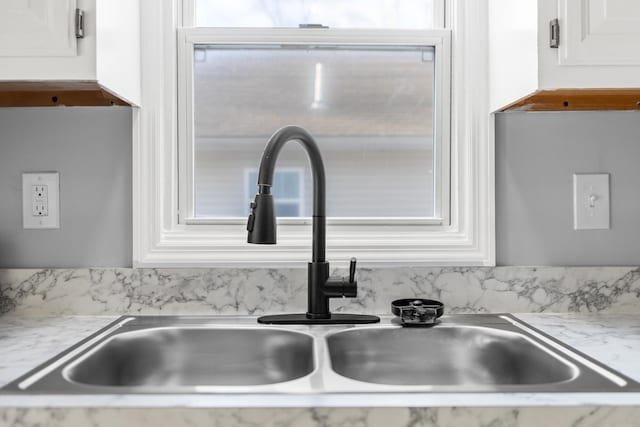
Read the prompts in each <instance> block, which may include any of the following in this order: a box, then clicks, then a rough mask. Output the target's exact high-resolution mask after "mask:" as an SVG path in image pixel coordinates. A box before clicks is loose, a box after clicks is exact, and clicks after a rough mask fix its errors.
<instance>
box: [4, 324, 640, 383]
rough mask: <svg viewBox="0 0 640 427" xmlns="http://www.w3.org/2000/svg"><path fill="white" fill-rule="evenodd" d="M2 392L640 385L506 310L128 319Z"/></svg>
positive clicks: (104, 330) (70, 350)
mask: <svg viewBox="0 0 640 427" xmlns="http://www.w3.org/2000/svg"><path fill="white" fill-rule="evenodd" d="M2 391H3V392H9V393H16V392H27V393H52V394H114V393H117V394H120V393H145V394H149V393H295V394H300V393H307V394H321V393H377V392H389V393H393V392H399V393H406V392H425V393H428V392H525V393H531V392H595V391H598V392H607V391H636V392H638V391H640V384H638V383H636V382H634V381H633V380H631V379H630V378H627V377H625V376H624V375H622V374H620V373H618V372H615V371H613V370H612V369H610V368H608V367H606V366H604V365H602V364H600V363H598V362H597V361H595V360H593V359H591V358H589V357H588V356H586V355H583V354H581V353H579V352H578V351H576V350H574V349H572V348H569V347H567V346H566V345H564V344H562V343H560V342H559V341H557V340H555V339H553V338H551V337H549V336H547V335H545V334H544V333H542V332H540V331H538V330H536V329H534V328H533V327H531V326H529V325H527V324H525V323H524V322H522V321H520V320H518V319H517V318H515V317H514V316H512V315H508V314H474V315H454V316H443V317H442V318H441V321H440V322H439V323H438V324H436V325H435V326H433V327H402V326H400V325H398V324H397V323H395V321H394V319H392V318H390V317H387V318H385V317H383V318H382V320H381V323H380V324H378V325H376V326H365V325H286V326H285V325H282V326H277V327H276V326H265V325H259V324H256V318H255V317H248V316H243V317H225V316H213V317H192V316H125V317H122V318H120V319H118V320H117V321H116V322H114V323H112V324H111V325H109V326H107V327H105V328H104V329H102V330H100V331H98V332H96V333H95V334H94V335H92V336H90V337H88V338H87V339H85V340H83V341H81V342H80V343H78V344H76V345H75V346H73V347H71V348H70V349H68V350H66V351H65V352H63V353H61V354H60V355H58V356H56V357H55V358H53V359H52V360H50V361H48V362H46V363H45V364H43V365H41V366H39V367H37V368H36V369H34V370H33V371H31V372H29V373H27V374H25V375H24V376H22V377H20V378H18V379H17V380H15V381H13V382H12V383H10V384H9V385H7V386H6V387H4V388H3V389H2Z"/></svg>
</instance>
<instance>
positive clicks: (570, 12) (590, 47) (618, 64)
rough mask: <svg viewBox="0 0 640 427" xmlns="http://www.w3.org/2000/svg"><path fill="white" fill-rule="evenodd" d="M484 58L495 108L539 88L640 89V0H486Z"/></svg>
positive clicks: (618, 92)
mask: <svg viewBox="0 0 640 427" xmlns="http://www.w3.org/2000/svg"><path fill="white" fill-rule="evenodd" d="M553 19H558V23H559V30H560V32H559V34H560V44H559V47H558V48H552V47H550V46H549V43H550V21H551V20H553ZM489 57H490V60H489V62H490V93H491V95H490V97H491V99H490V105H491V109H492V111H493V110H498V109H500V108H502V107H504V106H506V105H509V104H511V103H513V102H514V101H516V100H519V99H521V98H523V97H527V96H529V95H531V94H533V93H536V92H540V91H547V95H548V94H549V93H550V92H549V91H551V90H556V89H567V88H571V89H585V90H586V89H596V88H598V89H611V88H640V1H638V0H518V1H513V0H489ZM575 93H577V92H575ZM583 93H586V92H584V91H583ZM593 93H595V94H596V96H601V95H605V94H609V95H611V93H613V96H618V95H623V94H627V95H628V93H630V92H628V91H627V92H623V91H613V92H605V91H600V92H597V91H595V92H593ZM634 96H635V95H634ZM639 100H640V99H639ZM629 105H630V106H631V104H629Z"/></svg>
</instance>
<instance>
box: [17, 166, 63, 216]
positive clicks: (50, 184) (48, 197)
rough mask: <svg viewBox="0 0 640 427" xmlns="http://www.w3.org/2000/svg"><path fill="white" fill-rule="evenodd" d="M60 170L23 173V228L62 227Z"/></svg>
mask: <svg viewBox="0 0 640 427" xmlns="http://www.w3.org/2000/svg"><path fill="white" fill-rule="evenodd" d="M59 183H60V175H59V174H58V172H42V173H39V172H37V173H23V174H22V226H23V228H60V184H59Z"/></svg>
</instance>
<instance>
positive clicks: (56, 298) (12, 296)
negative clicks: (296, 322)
mask: <svg viewBox="0 0 640 427" xmlns="http://www.w3.org/2000/svg"><path fill="white" fill-rule="evenodd" d="M334 273H336V274H343V275H346V271H340V270H336V271H335V272H334ZM306 275H307V271H306V269H304V268H291V269H229V268H225V269H222V268H219V269H146V268H145V269H133V268H122V269H120V268H90V269H35V270H26V269H5V270H0V314H1V313H8V312H14V313H16V314H24V315H67V314H86V315H103V314H104V315H107V314H108V315H113V314H252V315H261V314H264V313H282V312H304V311H306V298H307V285H306V279H307V277H306ZM357 280H358V297H357V298H355V299H335V300H332V302H331V309H332V311H336V312H354V313H376V314H387V313H389V303H390V302H391V301H392V300H394V299H398V298H413V297H422V298H431V299H438V300H441V301H443V302H444V304H445V310H446V312H448V313H482V312H518V313H523V312H530V313H540V312H546V313H554V312H555V313H562V312H591V313H595V312H608V313H640V268H637V267H414V268H399V267H398V268H375V269H368V268H360V269H359V270H358V277H357Z"/></svg>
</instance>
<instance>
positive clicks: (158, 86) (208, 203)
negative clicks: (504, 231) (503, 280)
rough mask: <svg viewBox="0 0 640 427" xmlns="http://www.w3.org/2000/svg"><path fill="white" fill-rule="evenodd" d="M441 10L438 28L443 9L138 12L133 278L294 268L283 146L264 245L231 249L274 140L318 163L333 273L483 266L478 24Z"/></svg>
mask: <svg viewBox="0 0 640 427" xmlns="http://www.w3.org/2000/svg"><path fill="white" fill-rule="evenodd" d="M446 1H447V4H449V2H450V7H451V9H448V12H447V15H446V16H447V17H448V20H447V21H446V22H445V14H444V4H445V0H391V1H388V0H385V1H382V0H370V1H363V0H340V1H337V0H333V1H331V0H323V1H319V0H262V1H259V2H257V1H252V0H241V1H237V2H227V1H223V0H171V1H170V2H168V3H170V5H169V4H164V2H163V5H162V6H160V7H158V8H156V9H154V8H153V7H151V5H150V4H146V3H143V13H142V16H143V17H144V18H143V37H142V44H143V66H144V67H146V69H148V70H154V73H151V74H145V79H144V81H143V90H144V94H145V95H144V96H145V99H144V100H143V107H142V108H141V109H140V111H139V112H137V113H136V114H137V116H136V117H134V123H135V124H136V125H137V129H138V132H139V139H136V140H135V141H137V142H136V145H135V147H134V158H135V161H136V164H137V165H139V167H137V168H136V174H135V182H134V186H135V191H136V196H137V197H136V199H135V200H136V202H135V203H134V230H135V234H136V236H135V237H134V245H135V248H134V254H135V256H134V264H135V265H138V266H189V265H192V266H212V265H268V266H276V265H283V264H284V265H290V264H291V263H298V262H300V264H297V265H304V264H302V262H306V261H307V260H308V258H309V252H310V241H311V219H310V218H309V210H310V207H311V201H310V195H311V188H310V186H311V182H310V181H311V179H310V171H309V166H308V161H307V159H306V157H305V155H304V153H303V151H302V150H301V149H300V148H299V147H298V145H297V144H295V143H291V144H287V146H286V147H285V149H284V150H283V151H282V153H281V156H280V157H279V161H278V165H277V167H276V186H280V187H281V190H280V194H276V201H277V203H278V204H279V207H278V209H279V210H280V212H279V214H280V215H279V218H278V221H279V224H280V225H279V229H278V235H279V239H278V245H277V246H276V247H262V246H256V245H247V244H246V243H245V242H246V231H245V221H246V212H247V211H246V209H247V207H246V203H247V199H248V198H250V196H249V195H250V194H251V185H252V184H251V181H253V180H254V179H255V174H256V172H255V171H256V168H257V166H258V165H257V163H258V162H259V160H260V156H261V153H262V150H263V149H264V146H265V144H266V142H267V140H268V138H269V136H270V135H271V134H272V133H273V132H275V131H276V130H277V129H278V128H280V127H282V126H284V125H287V124H297V125H300V126H303V127H305V128H307V129H308V130H309V131H310V133H311V134H312V135H313V136H314V137H315V138H316V140H317V141H318V143H319V145H320V149H321V152H322V154H323V157H324V160H325V167H326V169H327V208H328V215H329V218H328V230H327V231H328V233H327V252H328V257H329V259H330V260H332V261H335V260H348V259H349V258H350V257H352V256H358V257H359V258H360V260H361V261H362V262H364V263H365V264H366V263H367V262H371V263H376V265H380V264H384V263H391V264H397V263H411V264H415V263H427V264H438V265H442V264H456V265H460V264H473V265H486V264H491V263H492V262H493V252H492V251H493V249H492V247H493V234H492V227H493V225H492V213H493V210H492V194H493V193H492V191H491V190H490V188H491V186H490V185H491V184H492V179H493V176H492V163H491V162H492V158H491V146H490V144H489V143H488V140H489V138H488V135H489V133H490V131H491V128H490V126H489V120H488V118H489V116H488V115H487V113H486V106H485V102H486V98H487V97H486V83H485V79H486V68H487V67H486V66H485V65H486V59H485V56H486V55H484V54H483V53H482V49H481V47H482V40H483V39H482V37H480V36H478V34H482V31H484V30H486V28H485V27H483V26H482V25H481V24H479V23H481V22H482V20H478V19H477V18H478V16H479V15H478V14H483V13H486V11H484V9H483V7H484V6H483V5H481V4H475V3H474V2H470V3H467V2H464V4H465V7H461V6H460V5H461V4H462V3H463V0H446ZM479 3H482V2H479ZM221 8H222V9H221ZM224 8H235V9H233V10H231V9H224ZM144 9H148V10H144ZM224 10H227V12H224ZM241 10H245V12H239V11H241ZM408 10H409V11H411V12H407V11H408ZM337 11H339V13H337ZM409 15H411V16H409ZM332 16H333V18H331V17H332ZM239 17H242V18H239ZM332 19H333V20H332ZM242 22H245V24H243V23H242ZM296 23H298V24H304V25H305V26H306V28H296V26H297V25H296ZM308 24H329V25H328V26H329V27H331V28H309V25H308ZM209 25H210V26H213V27H216V28H209V27H207V26H209ZM223 26H227V27H225V28H223ZM275 27H281V28H275ZM452 31H453V32H454V34H455V35H456V40H458V41H457V43H458V44H457V45H456V49H455V51H452V50H451V47H450V46H451V33H452ZM176 32H177V35H178V37H177V38H176V37H175V35H176ZM456 64H457V65H456ZM452 66H454V67H457V68H456V72H455V73H453V74H452V72H451V69H452ZM136 135H137V134H136ZM278 180H279V181H278ZM254 185H255V184H254ZM276 191H278V190H276ZM254 192H255V187H254Z"/></svg>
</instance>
